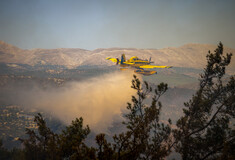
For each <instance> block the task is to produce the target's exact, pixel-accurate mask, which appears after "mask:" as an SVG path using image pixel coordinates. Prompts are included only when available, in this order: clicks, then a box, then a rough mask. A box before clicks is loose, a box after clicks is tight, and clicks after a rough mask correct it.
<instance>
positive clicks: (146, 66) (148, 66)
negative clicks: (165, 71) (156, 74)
mask: <svg viewBox="0 0 235 160" xmlns="http://www.w3.org/2000/svg"><path fill="white" fill-rule="evenodd" d="M139 68H172V66H152V65H143V66H139Z"/></svg>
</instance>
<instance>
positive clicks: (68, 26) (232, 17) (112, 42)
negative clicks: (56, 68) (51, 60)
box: [0, 0, 235, 50]
mask: <svg viewBox="0 0 235 160" xmlns="http://www.w3.org/2000/svg"><path fill="white" fill-rule="evenodd" d="M234 8H235V1H234V0H1V1H0V40H3V41H5V42H7V43H10V44H13V45H16V46H18V47H20V48H23V49H31V48H83V49H89V50H93V49H96V48H110V47H122V48H127V47H131V48H164V47H172V46H181V45H183V44H186V43H207V44H218V42H219V41H222V43H223V44H224V45H225V46H228V47H231V48H235V9H234Z"/></svg>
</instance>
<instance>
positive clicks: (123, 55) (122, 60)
mask: <svg viewBox="0 0 235 160" xmlns="http://www.w3.org/2000/svg"><path fill="white" fill-rule="evenodd" d="M123 62H126V56H125V54H122V59H121V64H123Z"/></svg>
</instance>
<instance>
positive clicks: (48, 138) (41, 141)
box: [20, 113, 60, 160]
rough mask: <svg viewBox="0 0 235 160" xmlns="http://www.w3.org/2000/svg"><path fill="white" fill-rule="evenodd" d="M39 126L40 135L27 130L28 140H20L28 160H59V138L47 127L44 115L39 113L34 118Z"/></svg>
mask: <svg viewBox="0 0 235 160" xmlns="http://www.w3.org/2000/svg"><path fill="white" fill-rule="evenodd" d="M34 122H36V123H37V125H38V134H37V133H36V132H35V131H34V130H30V129H26V134H27V135H28V136H29V138H28V139H20V140H21V142H22V143H23V145H24V147H25V148H24V151H25V156H26V159H35V160H37V159H59V157H60V152H59V148H58V145H59V144H58V143H59V137H58V135H57V134H55V133H53V132H52V131H51V130H50V128H48V127H47V126H46V122H45V120H44V119H43V117H42V115H41V114H40V113H38V115H37V116H35V118H34Z"/></svg>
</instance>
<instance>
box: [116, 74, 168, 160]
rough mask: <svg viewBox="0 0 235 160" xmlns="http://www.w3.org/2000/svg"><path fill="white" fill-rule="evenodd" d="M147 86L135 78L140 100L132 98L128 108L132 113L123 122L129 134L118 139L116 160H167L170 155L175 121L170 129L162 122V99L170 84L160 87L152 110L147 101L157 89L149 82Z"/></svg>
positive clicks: (162, 84) (123, 134) (120, 135)
mask: <svg viewBox="0 0 235 160" xmlns="http://www.w3.org/2000/svg"><path fill="white" fill-rule="evenodd" d="M144 84H145V85H144V87H142V85H141V82H140V80H139V79H138V78H137V77H136V76H135V75H134V79H133V80H132V88H133V89H135V90H136V92H137V97H135V96H132V103H128V106H127V109H128V113H127V114H125V118H126V121H124V122H123V123H124V125H125V126H126V129H127V131H126V132H123V133H121V134H119V135H115V136H114V142H115V143H114V145H113V146H114V151H115V152H116V159H135V160H136V159H163V158H164V157H166V156H167V155H168V154H169V148H168V147H169V146H170V144H171V140H170V135H171V128H170V124H171V121H169V122H170V123H169V124H167V125H165V124H163V123H160V121H159V116H160V110H161V107H162V104H161V102H160V101H159V98H160V97H161V96H162V95H163V94H164V93H165V92H166V90H167V84H164V83H161V84H159V85H158V86H157V88H156V89H155V90H154V96H153V98H152V104H151V105H150V106H148V105H146V104H145V103H144V100H146V98H147V96H149V95H150V93H152V91H153V89H152V87H150V86H149V84H148V83H147V82H145V83H144Z"/></svg>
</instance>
